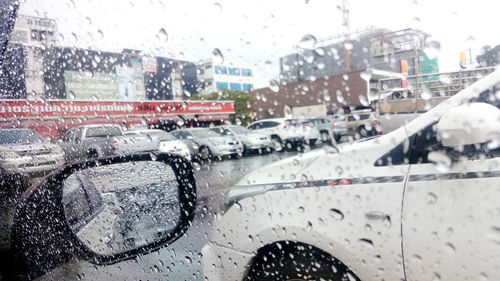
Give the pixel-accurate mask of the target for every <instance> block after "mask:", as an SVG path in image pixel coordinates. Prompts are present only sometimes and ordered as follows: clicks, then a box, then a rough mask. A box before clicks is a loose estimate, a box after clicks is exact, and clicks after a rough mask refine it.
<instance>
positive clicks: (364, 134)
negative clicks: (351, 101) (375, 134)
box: [358, 126, 370, 138]
mask: <svg viewBox="0 0 500 281" xmlns="http://www.w3.org/2000/svg"><path fill="white" fill-rule="evenodd" d="M358 132H359V135H360V136H361V137H362V138H365V137H368V136H369V133H370V132H369V131H368V130H367V129H366V128H365V126H361V127H359V129H358Z"/></svg>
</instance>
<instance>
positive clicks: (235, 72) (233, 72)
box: [229, 67, 240, 76]
mask: <svg viewBox="0 0 500 281" xmlns="http://www.w3.org/2000/svg"><path fill="white" fill-rule="evenodd" d="M229 75H236V76H240V69H239V68H237V67H230V68H229Z"/></svg>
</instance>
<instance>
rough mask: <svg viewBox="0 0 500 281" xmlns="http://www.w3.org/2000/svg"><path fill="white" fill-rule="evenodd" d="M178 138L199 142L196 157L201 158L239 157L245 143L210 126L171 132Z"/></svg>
mask: <svg viewBox="0 0 500 281" xmlns="http://www.w3.org/2000/svg"><path fill="white" fill-rule="evenodd" d="M170 133H171V134H172V135H174V136H175V137H176V138H178V139H185V140H193V141H194V142H195V143H197V144H198V153H197V156H196V158H199V159H201V160H211V159H214V158H217V159H222V157H223V156H230V155H231V156H236V157H239V156H240V155H241V154H242V153H243V144H242V143H241V142H240V141H238V140H237V139H236V138H235V137H234V136H223V135H221V134H219V133H217V132H215V131H212V130H210V129H208V128H191V129H182V130H175V131H172V132H170Z"/></svg>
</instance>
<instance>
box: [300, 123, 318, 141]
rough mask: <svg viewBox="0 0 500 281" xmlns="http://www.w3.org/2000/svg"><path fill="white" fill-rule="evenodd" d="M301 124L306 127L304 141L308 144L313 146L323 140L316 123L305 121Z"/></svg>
mask: <svg viewBox="0 0 500 281" xmlns="http://www.w3.org/2000/svg"><path fill="white" fill-rule="evenodd" d="M301 123H302V125H303V126H305V136H304V141H305V142H306V143H307V144H309V145H311V146H313V145H315V144H316V142H317V141H318V140H321V139H322V135H321V133H320V131H319V129H318V128H317V126H316V125H315V124H314V122H312V121H310V120H304V121H302V122H301Z"/></svg>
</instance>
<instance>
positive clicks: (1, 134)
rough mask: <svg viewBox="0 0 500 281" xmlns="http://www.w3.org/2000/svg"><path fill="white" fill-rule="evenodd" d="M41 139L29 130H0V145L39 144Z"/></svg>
mask: <svg viewBox="0 0 500 281" xmlns="http://www.w3.org/2000/svg"><path fill="white" fill-rule="evenodd" d="M40 142H43V139H42V137H41V136H40V135H39V134H38V133H36V132H34V131H31V130H0V144H16V143H40Z"/></svg>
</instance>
